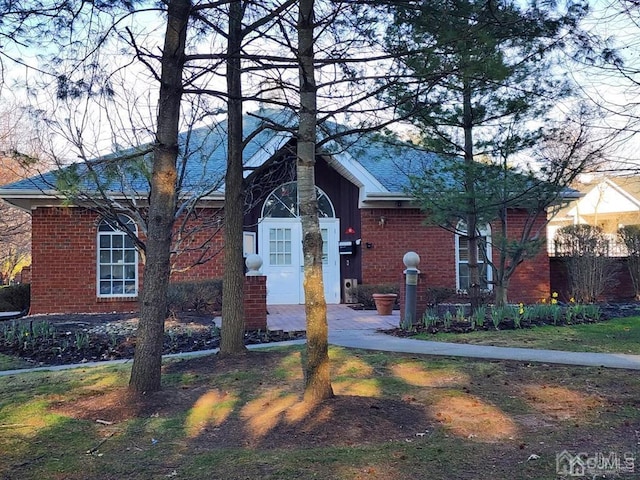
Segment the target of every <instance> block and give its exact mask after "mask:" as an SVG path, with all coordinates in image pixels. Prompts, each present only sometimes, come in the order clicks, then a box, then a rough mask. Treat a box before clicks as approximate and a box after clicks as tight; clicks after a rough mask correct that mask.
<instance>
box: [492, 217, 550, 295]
mask: <svg viewBox="0 0 640 480" xmlns="http://www.w3.org/2000/svg"><path fill="white" fill-rule="evenodd" d="M507 220H508V223H507V232H508V234H507V235H508V236H509V238H514V239H516V238H520V235H521V232H522V229H523V228H524V222H525V220H526V213H524V212H518V211H514V212H510V214H509V217H508V219H507ZM545 226H546V219H545V218H544V215H541V216H540V218H538V219H537V220H536V223H535V225H534V228H533V230H532V232H536V231H539V232H540V235H541V236H542V237H543V239H544V237H545V232H546V228H545ZM498 229H499V227H498V226H496V227H494V229H493V232H494V236H495V233H496V232H498V231H499V230H498ZM497 254H498V252H497V251H494V259H496V260H497ZM550 294H551V287H550V268H549V256H548V255H547V249H546V243H544V244H543V245H542V247H541V248H540V251H539V252H538V254H537V255H536V256H535V257H534V258H532V259H530V260H525V261H524V262H522V263H521V264H520V265H519V266H518V268H517V270H516V272H515V273H514V276H513V277H512V279H511V282H510V284H509V294H508V295H509V301H510V302H515V303H518V302H523V303H536V302H539V301H540V299H542V298H548V297H549V295H550Z"/></svg>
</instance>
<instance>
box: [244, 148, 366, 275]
mask: <svg viewBox="0 0 640 480" xmlns="http://www.w3.org/2000/svg"><path fill="white" fill-rule="evenodd" d="M290 148H294V147H290ZM284 154H285V153H284V152H283V155H284ZM288 155H289V156H290V162H293V161H294V160H295V159H294V157H293V156H291V154H288ZM291 171H292V165H291V163H286V164H285V163H282V162H279V165H278V166H277V167H275V168H269V167H267V168H266V169H265V170H264V174H265V175H266V176H268V177H270V178H280V179H282V182H281V183H284V182H288V181H291V180H295V174H294V177H293V178H291V177H290V175H289V172H291ZM259 173H260V172H258V175H259ZM258 178H260V177H258ZM259 182H260V181H259V180H258V183H259ZM316 185H317V186H318V188H320V189H321V190H322V191H324V192H325V193H326V194H327V195H328V196H329V199H330V200H331V203H333V207H334V208H335V210H336V217H338V218H339V219H340V237H339V238H340V240H341V241H355V240H357V239H359V238H360V236H361V222H360V211H359V209H358V195H359V189H358V187H357V186H355V185H354V184H353V183H351V182H350V181H348V180H347V179H346V178H344V177H343V176H342V175H340V174H339V173H338V172H336V171H335V170H334V169H333V168H331V167H330V166H329V164H328V163H327V162H326V160H325V159H324V158H322V157H318V158H317V161H316ZM276 187H277V185H274V186H273V188H276ZM269 193H270V192H269V191H265V193H264V195H263V197H262V198H261V200H260V202H258V203H257V204H256V205H255V206H254V207H253V208H252V209H251V211H250V212H249V213H248V214H247V215H245V218H244V225H245V227H244V230H245V231H248V232H257V231H258V226H257V225H258V221H259V220H260V213H261V211H262V205H263V203H264V201H265V199H266V196H267V195H268V194H269ZM348 227H353V229H354V230H355V231H356V233H355V234H346V233H345V231H346V229H347V228H348ZM258 241H259V240H258ZM361 272H362V255H361V250H360V248H359V247H356V249H355V254H354V255H341V256H340V278H341V281H342V279H344V278H355V279H357V280H358V281H361V280H362V274H361Z"/></svg>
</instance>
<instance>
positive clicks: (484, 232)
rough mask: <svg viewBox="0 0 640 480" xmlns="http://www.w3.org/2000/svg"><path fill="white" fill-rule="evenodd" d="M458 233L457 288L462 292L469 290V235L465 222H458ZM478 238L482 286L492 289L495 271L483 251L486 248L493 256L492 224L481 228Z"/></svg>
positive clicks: (482, 287)
mask: <svg viewBox="0 0 640 480" xmlns="http://www.w3.org/2000/svg"><path fill="white" fill-rule="evenodd" d="M457 231H458V233H457V234H456V289H457V290H458V291H459V292H462V293H468V292H469V237H467V235H466V234H467V227H466V225H465V224H464V223H463V222H460V223H459V224H458V229H457ZM479 233H480V236H479V238H478V247H477V248H478V269H479V273H480V288H481V289H482V290H491V289H492V288H493V285H492V283H491V281H492V280H493V271H492V269H491V267H490V266H489V265H487V262H486V261H485V257H484V255H483V253H482V250H484V249H486V256H487V258H491V226H490V225H488V224H487V225H485V226H484V227H482V228H480V230H479Z"/></svg>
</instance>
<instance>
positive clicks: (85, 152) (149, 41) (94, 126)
mask: <svg viewBox="0 0 640 480" xmlns="http://www.w3.org/2000/svg"><path fill="white" fill-rule="evenodd" d="M617 5H618V3H613V2H607V1H604V0H598V1H597V2H595V3H594V4H593V12H592V14H591V16H590V17H589V19H588V21H587V23H586V26H587V28H588V29H589V30H590V31H591V32H593V33H596V34H598V35H600V36H602V37H604V38H610V41H611V42H612V43H611V44H612V46H615V47H616V48H617V49H618V51H619V52H620V55H621V56H622V57H623V58H624V59H625V63H626V65H627V66H629V67H633V66H635V65H638V66H639V67H640V58H639V55H640V48H638V47H639V45H638V42H640V40H639V39H640V35H638V33H640V26H638V25H636V24H635V23H634V21H633V17H629V16H627V17H625V16H621V15H619V13H618V7H617ZM127 21H128V22H129V24H128V25H127V26H128V27H129V28H131V29H133V30H134V31H135V32H136V35H137V36H138V38H144V39H145V41H146V47H147V48H149V49H150V50H154V51H157V50H158V49H159V48H160V45H161V41H162V36H163V33H164V25H163V24H162V21H160V20H159V19H158V17H157V16H153V15H151V14H149V15H146V16H145V20H144V21H140V20H139V19H132V18H129V19H127ZM3 48H5V49H7V48H10V47H7V45H3ZM121 48H122V44H118V43H116V42H114V43H113V44H112V45H111V47H110V49H108V50H106V51H105V52H103V54H102V57H101V61H109V62H111V63H112V64H115V65H119V66H121V67H123V68H124V67H125V66H126V68H124V69H123V70H120V71H119V73H118V74H115V75H114V76H113V77H111V81H112V83H113V85H114V91H115V92H116V95H115V98H114V100H113V101H111V102H107V101H97V100H98V97H94V98H93V99H92V101H90V102H87V101H70V102H62V101H60V100H57V99H55V96H54V95H53V94H52V93H51V91H50V90H49V91H47V90H46V89H43V88H35V89H33V90H32V91H31V92H30V93H29V94H27V91H26V90H24V89H18V88H15V86H13V81H14V80H18V81H20V80H27V81H28V82H29V83H30V84H31V85H34V86H35V85H37V84H38V83H39V82H40V81H42V80H45V78H44V76H43V75H42V73H40V72H39V71H38V70H37V69H29V68H26V67H25V66H24V65H18V64H14V65H12V66H11V68H10V69H9V70H8V71H7V72H6V76H5V84H4V86H3V88H2V90H0V98H2V101H3V103H4V104H5V105H9V104H13V105H16V104H24V103H29V104H30V105H31V106H32V107H35V108H39V109H42V110H47V111H49V112H50V113H49V115H50V116H52V117H54V118H55V119H56V120H57V121H58V127H57V128H56V129H55V130H56V133H55V136H52V137H50V138H51V145H52V146H51V148H52V149H55V150H56V151H57V155H60V156H62V157H64V156H66V157H67V159H68V160H75V159H78V157H79V156H80V157H86V158H92V157H95V156H98V155H100V154H103V153H107V152H109V151H111V150H112V149H113V148H114V147H116V146H123V147H125V146H128V145H131V144H137V143H143V142H146V141H149V139H150V138H152V134H153V123H154V119H155V116H156V103H157V97H158V90H157V82H156V81H155V79H153V78H152V76H151V75H150V74H149V71H148V69H147V68H145V67H144V66H143V65H141V64H139V63H138V64H129V62H128V60H127V59H126V58H125V57H122V56H121V55H120V54H119V52H120V49H121ZM198 48H203V49H204V50H206V49H207V48H209V49H211V48H218V49H219V48H220V44H219V39H213V40H203V41H202V42H201V43H200V44H199V46H198ZM258 50H259V48H258ZM7 53H9V54H10V55H12V56H19V57H20V58H21V59H22V61H23V62H24V63H25V64H27V65H30V66H32V67H35V66H37V64H38V61H39V55H40V54H42V53H46V51H45V52H43V51H35V52H34V51H31V50H28V49H24V48H20V49H14V50H9V51H7ZM5 66H9V63H8V62H6V61H5ZM568 73H569V74H570V76H571V77H572V78H573V79H574V81H575V82H576V84H577V85H579V86H580V88H581V89H582V90H583V94H584V95H585V97H587V98H589V99H590V100H592V101H593V102H594V103H596V104H598V105H600V106H601V107H602V108H603V109H605V110H606V112H607V117H606V118H603V119H601V120H599V121H598V122H597V125H596V126H597V129H598V130H599V131H600V132H602V134H603V135H605V134H606V132H607V130H606V129H607V128H609V127H622V126H625V125H626V124H627V123H628V122H629V121H630V118H629V114H630V113H631V106H632V105H634V104H640V99H639V98H638V96H639V95H640V88H638V86H637V85H636V84H635V83H634V80H637V79H634V78H624V77H623V76H622V75H620V73H619V72H614V71H612V70H599V69H594V68H593V67H591V66H588V65H582V66H581V65H579V64H572V65H571V67H570V68H568ZM223 80H224V79H223V77H218V78H212V79H210V85H211V86H212V88H217V89H223V88H224V82H223ZM247 88H250V86H249V85H247ZM216 106H221V104H220V102H217V103H216V102H211V103H210V104H208V105H191V106H190V107H189V108H187V109H185V118H189V116H197V115H198V114H199V113H201V112H202V111H203V109H211V108H212V107H216ZM257 106H258V105H257V102H248V103H247V105H246V106H245V109H246V110H247V109H254V108H256V107H257ZM560 107H561V109H567V108H568V106H567V105H563V106H560ZM114 113H117V115H114ZM637 113H638V116H639V117H640V111H638V112H637ZM208 120H209V119H206V120H202V121H208ZM185 123H186V122H185ZM133 126H135V127H133ZM113 132H116V133H115V134H114V133H113ZM63 137H66V138H63ZM637 137H638V135H635V134H634V135H631V134H629V135H627V136H626V137H625V138H624V140H625V141H624V142H622V144H621V145H620V146H618V148H617V149H616V152H615V154H614V155H615V156H616V157H620V158H621V159H623V160H625V161H631V162H636V160H637V159H638V158H636V157H639V156H638V155H637V152H638V151H639V149H638V147H637V145H638V144H639V142H638V140H637ZM68 142H71V143H73V144H75V146H74V147H71V148H70V147H69V146H68ZM80 146H81V147H82V148H79V147H80ZM639 163H640V162H639Z"/></svg>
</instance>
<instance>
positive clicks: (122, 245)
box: [97, 215, 138, 298]
mask: <svg viewBox="0 0 640 480" xmlns="http://www.w3.org/2000/svg"><path fill="white" fill-rule="evenodd" d="M119 219H120V221H121V222H122V223H123V224H125V225H127V227H128V228H130V229H131V230H132V231H133V232H134V233H136V234H137V233H138V229H137V226H136V224H135V222H134V221H133V220H132V219H131V218H129V217H127V216H126V215H120V217H119ZM97 291H98V292H97V293H98V297H107V298H110V297H135V296H137V295H138V251H137V250H136V248H135V245H134V243H133V240H132V239H131V238H130V237H129V236H128V235H127V234H126V233H125V232H123V231H122V230H120V228H119V227H118V226H117V225H112V224H111V223H109V221H107V220H106V219H103V220H102V221H101V222H100V224H99V225H98V282H97Z"/></svg>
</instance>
